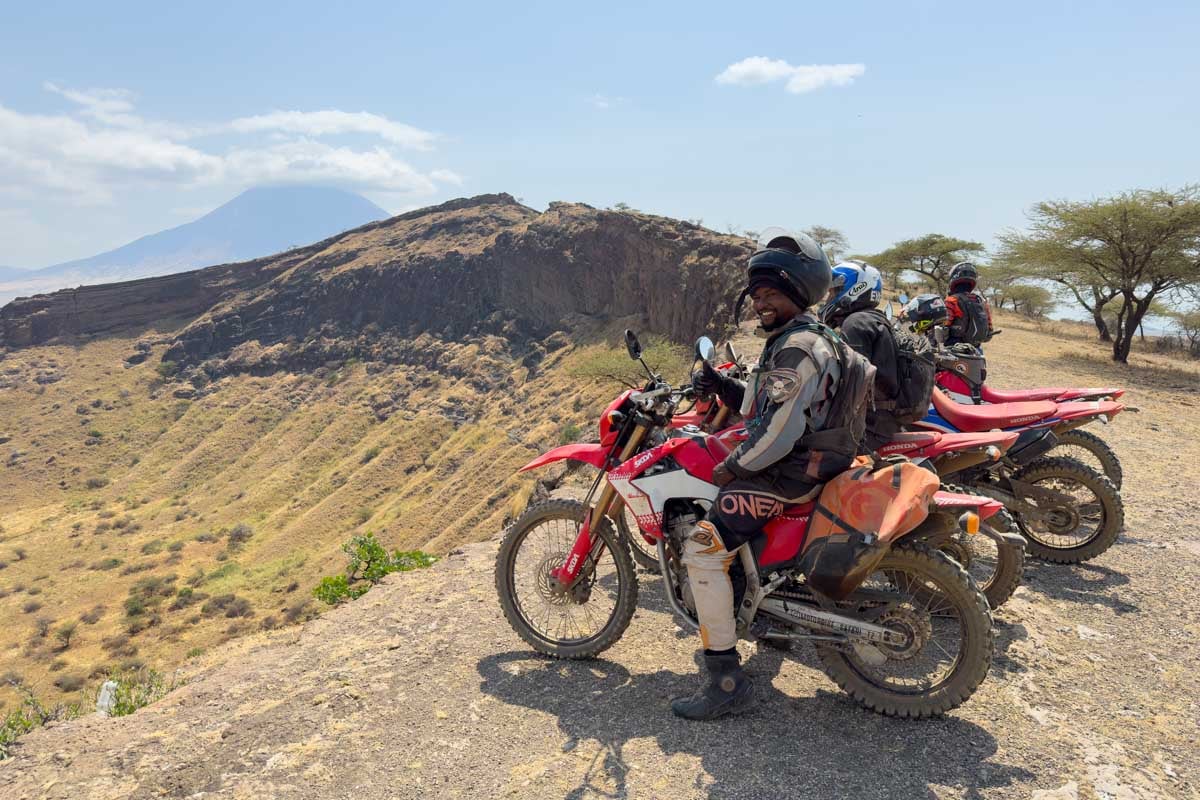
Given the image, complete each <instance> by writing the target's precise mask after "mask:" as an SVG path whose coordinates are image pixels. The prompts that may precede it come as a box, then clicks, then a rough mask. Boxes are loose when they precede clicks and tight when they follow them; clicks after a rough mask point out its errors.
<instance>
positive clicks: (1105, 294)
mask: <svg viewBox="0 0 1200 800" xmlns="http://www.w3.org/2000/svg"><path fill="white" fill-rule="evenodd" d="M1029 219H1030V229H1029V231H1028V232H1026V233H1020V232H1016V231H1006V232H1005V233H1003V234H1001V236H1000V237H999V238H1000V241H1001V243H1002V251H1001V257H1002V258H1003V260H1004V261H1005V262H1006V263H1009V264H1020V265H1022V266H1023V268H1024V269H1025V271H1026V273H1027V274H1029V275H1033V276H1036V277H1039V278H1043V279H1045V280H1051V281H1055V282H1056V283H1059V284H1060V285H1063V286H1067V287H1068V288H1070V287H1075V289H1081V287H1082V289H1086V290H1087V291H1088V292H1089V293H1091V296H1092V300H1093V302H1092V303H1090V304H1089V303H1088V302H1087V295H1085V294H1084V293H1083V291H1082V290H1081V291H1078V292H1075V291H1074V290H1073V291H1072V293H1074V294H1075V295H1076V299H1077V300H1078V301H1079V302H1080V304H1081V305H1083V306H1084V307H1085V308H1087V309H1088V310H1089V311H1092V312H1093V316H1094V317H1097V318H1098V317H1099V314H1100V310H1101V309H1103V308H1104V306H1105V305H1107V304H1109V303H1114V304H1118V306H1117V307H1118V310H1117V315H1116V319H1115V323H1114V325H1113V329H1112V330H1111V331H1110V333H1111V335H1112V345H1113V351H1112V352H1113V356H1112V357H1113V360H1114V361H1120V362H1122V363H1127V362H1128V360H1129V350H1130V347H1132V345H1133V337H1134V335H1135V334H1136V333H1137V330H1138V327H1139V326H1140V325H1141V323H1142V318H1143V317H1145V316H1146V313H1147V312H1148V311H1149V310H1150V306H1151V304H1152V303H1153V302H1154V300H1155V298H1157V297H1159V296H1161V295H1163V294H1164V293H1170V292H1172V291H1173V290H1176V289H1180V288H1183V287H1186V286H1189V285H1193V284H1195V283H1197V281H1200V186H1185V187H1184V188H1182V189H1180V190H1178V191H1174V192H1171V191H1166V190H1156V191H1147V190H1140V191H1133V192H1126V193H1124V194H1120V195H1117V196H1116V197H1109V198H1102V199H1100V200H1093V201H1090V202H1071V201H1067V200H1056V201H1048V202H1045V203H1038V204H1037V205H1036V206H1034V207H1033V209H1032V210H1031V211H1030V214H1029ZM1104 298H1108V299H1104ZM1103 323H1104V320H1103V319H1102V318H1098V319H1097V322H1096V326H1097V328H1098V329H1099V330H1100V331H1101V334H1102V335H1103V332H1104V329H1105V327H1107V325H1103Z"/></svg>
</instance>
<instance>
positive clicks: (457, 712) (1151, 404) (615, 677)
mask: <svg viewBox="0 0 1200 800" xmlns="http://www.w3.org/2000/svg"><path fill="white" fill-rule="evenodd" d="M1005 335H1006V337H1010V341H1012V344H1011V345H1009V344H1008V343H1006V347H1005V349H1004V353H1005V354H1006V355H1002V356H1000V355H998V357H997V360H996V364H995V365H994V367H993V369H994V370H995V374H1003V373H1001V370H1006V371H1007V374H1008V375H1022V376H1024V377H1025V379H1026V380H1028V382H1030V383H1033V382H1041V383H1046V382H1048V381H1049V380H1054V379H1057V380H1060V381H1069V382H1072V383H1080V382H1087V383H1094V382H1095V381H1096V380H1100V379H1103V378H1106V377H1107V378H1110V379H1113V378H1114V377H1115V379H1116V380H1119V381H1121V382H1124V383H1130V384H1132V383H1134V382H1135V381H1136V382H1137V384H1138V385H1139V386H1140V387H1141V388H1140V389H1138V390H1137V391H1135V392H1133V393H1132V396H1131V398H1130V399H1131V402H1134V403H1136V404H1137V405H1140V406H1142V407H1143V409H1144V410H1143V413H1142V414H1140V415H1133V414H1129V415H1125V416H1124V417H1122V418H1119V419H1118V421H1117V424H1115V425H1114V426H1112V427H1111V428H1110V429H1107V430H1104V431H1102V432H1103V433H1104V435H1105V436H1106V437H1107V438H1109V440H1110V441H1111V442H1112V443H1113V445H1114V447H1116V449H1117V451H1118V452H1119V453H1120V454H1121V455H1122V457H1123V459H1124V464H1125V469H1126V476H1127V477H1126V489H1125V491H1124V498H1125V503H1126V506H1127V529H1126V532H1125V533H1124V534H1123V537H1122V539H1121V540H1120V541H1119V542H1118V544H1117V545H1116V546H1115V547H1114V548H1113V549H1112V550H1110V551H1109V552H1108V553H1105V554H1104V555H1103V556H1101V557H1099V558H1098V559H1096V560H1095V561H1092V562H1090V563H1087V564H1083V565H1078V566H1073V567H1071V566H1060V565H1049V564H1039V563H1031V564H1030V566H1029V569H1028V572H1027V575H1026V584H1025V586H1023V587H1022V588H1021V589H1019V590H1018V592H1017V594H1016V596H1015V597H1014V598H1013V599H1012V600H1011V601H1010V602H1009V603H1008V604H1007V605H1005V606H1004V607H1003V608H1002V609H1000V610H999V611H998V612H997V613H996V630H997V654H996V659H995V662H994V666H993V669H992V671H991V674H990V676H989V678H988V680H987V681H985V683H984V684H983V685H982V687H981V688H980V690H979V692H978V693H977V694H976V695H975V696H974V697H973V698H972V699H971V700H970V701H969V702H968V703H967V704H966V705H964V706H963V707H961V708H960V709H958V710H956V711H954V712H952V713H951V714H950V715H948V716H947V717H945V718H943V719H939V720H933V721H923V722H909V721H900V720H893V719H888V718H884V717H881V716H878V715H876V714H873V713H871V712H867V711H864V710H862V709H860V708H858V707H857V706H855V705H854V704H852V703H851V702H850V701H849V700H848V699H847V698H846V697H845V696H844V695H843V694H841V693H840V692H839V691H838V689H837V687H836V686H835V685H834V684H833V683H832V682H831V681H829V680H828V679H827V678H825V677H824V676H823V675H822V674H821V673H820V672H819V670H818V669H817V665H816V661H815V658H814V657H813V655H812V653H811V651H809V650H807V649H801V650H799V651H798V653H797V654H796V656H794V657H791V656H789V657H787V658H783V657H781V656H780V655H779V654H778V653H775V652H773V651H764V652H761V653H756V654H754V655H752V657H751V659H750V662H749V663H750V669H751V670H752V672H753V673H754V675H755V678H756V681H757V683H758V686H759V696H760V698H761V702H760V705H759V707H758V709H757V710H756V711H754V712H753V713H750V714H747V715H745V716H742V717H740V718H737V719H732V720H727V721H721V722H717V723H710V724H695V723H686V722H682V721H679V720H676V719H674V718H673V717H672V716H671V715H670V713H669V710H668V708H667V703H668V699H669V698H670V697H671V696H673V695H676V694H680V693H684V692H687V691H690V690H691V689H692V687H693V686H694V684H695V664H694V653H695V647H696V641H695V640H694V639H693V638H692V637H689V636H685V635H683V634H682V633H681V632H680V631H679V630H678V629H677V628H676V627H675V626H674V624H673V623H672V621H671V617H670V614H669V612H668V610H667V609H666V608H665V604H664V601H663V595H662V589H661V584H660V582H659V580H658V579H657V578H656V577H653V576H649V575H644V574H643V575H641V576H640V577H641V578H642V586H641V596H640V600H639V605H640V610H639V612H638V613H637V615H636V616H635V618H634V620H633V622H632V624H631V626H630V629H629V631H628V632H627V633H626V635H625V637H624V638H623V639H622V640H621V641H620V642H619V643H618V644H617V645H616V646H614V647H613V648H612V649H611V650H609V651H608V652H606V653H605V654H604V658H603V659H602V660H598V661H592V662H557V661H551V660H547V659H544V658H541V657H538V656H535V655H534V654H532V653H531V652H530V651H529V649H528V648H527V647H526V646H525V645H524V644H523V643H522V642H521V641H520V640H519V639H518V638H517V637H516V636H515V635H514V634H513V633H512V632H511V631H510V630H509V628H508V626H507V624H506V623H505V622H504V620H503V618H502V616H501V614H500V611H499V608H498V606H497V604H496V601H495V595H494V589H493V587H492V565H493V559H494V556H495V551H496V546H497V543H496V541H495V540H491V541H485V542H481V543H478V544H472V545H467V546H466V547H464V548H462V549H461V550H459V551H456V552H455V553H454V554H452V555H451V556H450V557H448V558H447V559H445V560H444V561H442V562H441V563H439V564H437V565H436V566H434V567H433V568H431V569H429V570H423V571H418V572H411V573H405V574H401V575H393V576H391V577H389V578H388V579H387V580H386V581H385V583H384V584H383V585H381V586H380V587H378V588H376V589H375V590H373V591H372V592H370V593H369V594H368V595H366V596H365V597H364V598H362V599H361V600H359V601H358V602H355V603H352V604H349V605H347V606H343V607H341V608H338V609H336V610H334V611H332V612H330V613H329V614H326V615H325V616H324V617H322V618H320V619H318V620H314V621H312V622H309V623H307V624H306V625H304V626H303V627H302V628H292V629H289V630H284V631H277V632H272V633H269V634H260V635H256V636H254V637H251V638H248V639H244V640H240V641H236V642H232V643H230V644H228V645H226V646H225V648H224V649H222V650H221V651H219V652H215V653H213V654H212V655H211V656H210V657H209V660H208V662H207V663H206V664H204V665H201V666H200V667H197V668H195V669H193V671H192V672H191V674H189V675H188V676H187V679H188V682H187V683H186V684H185V685H184V686H182V687H181V688H179V689H177V690H176V691H174V692H173V693H171V694H170V695H168V696H167V697H166V698H165V699H163V700H162V701H160V702H159V703H157V704H155V705H153V706H150V707H148V708H146V709H143V710H141V711H139V712H138V713H136V714H134V715H133V716H130V717H125V718H121V719H115V720H108V719H101V718H98V717H90V718H85V719H80V720H76V721H72V722H68V723H62V724H58V725H55V726H52V727H50V728H48V729H44V730H39V731H35V732H34V733H32V734H30V735H29V736H27V737H26V738H25V739H23V740H22V742H21V743H20V745H19V746H18V747H17V748H16V750H15V756H14V757H13V758H12V759H10V760H8V761H5V762H0V796H2V797H4V798H22V800H23V799H24V798H39V797H47V798H81V797H88V798H126V797H130V798H143V797H146V798H149V797H160V796H167V797H202V798H217V797H230V798H233V797H254V798H261V797H285V798H292V797H296V798H301V797H304V798H308V797H312V798H341V797H347V798H349V797H353V798H356V800H361V799H364V798H375V797H379V798H410V797H412V798H417V797H421V798H433V797H493V796H512V797H539V798H542V797H565V798H585V797H651V798H658V797H671V798H688V797H718V798H727V797H755V798H774V797H780V798H782V797H856V798H859V797H861V798H913V797H938V798H1028V797H1033V798H1041V800H1049V798H1058V799H1062V800H1066V799H1067V798H1097V799H1098V798H1112V799H1114V800H1115V799H1117V798H1119V799H1121V800H1127V799H1130V800H1144V799H1145V798H1156V797H1163V798H1194V797H1198V796H1200V742H1198V736H1200V731H1198V729H1197V721H1198V718H1200V680H1198V679H1197V676H1196V672H1195V665H1196V655H1197V652H1200V649H1198V645H1200V612H1197V611H1196V610H1195V605H1194V587H1195V586H1196V585H1197V579H1198V578H1200V536H1198V535H1197V533H1196V527H1195V524H1194V522H1193V519H1194V514H1195V511H1194V502H1193V498H1192V497H1191V496H1190V495H1191V493H1194V491H1195V486H1196V484H1195V480H1194V478H1192V477H1190V475H1189V472H1188V470H1189V469H1190V468H1191V466H1192V465H1193V464H1194V463H1195V460H1196V456H1197V455H1198V454H1200V447H1198V446H1197V444H1196V442H1195V440H1194V438H1193V437H1192V434H1193V433H1194V428H1195V426H1196V424H1197V419H1196V414H1195V408H1194V405H1193V404H1194V403H1195V402H1196V382H1195V376H1194V373H1188V372H1180V371H1173V370H1171V369H1168V368H1166V367H1157V366H1154V365H1153V364H1143V365H1141V366H1135V367H1133V368H1130V370H1129V371H1127V372H1122V373H1121V374H1115V373H1113V372H1112V370H1111V368H1110V367H1108V366H1107V365H1105V364H1104V363H1103V362H1102V361H1096V360H1095V359H1094V357H1093V356H1092V355H1091V354H1090V351H1087V349H1086V347H1084V346H1083V345H1078V346H1076V345H1074V344H1072V342H1071V341H1067V340H1064V343H1063V345H1062V348H1063V349H1061V350H1046V349H1045V348H1042V350H1036V351H1035V349H1034V347H1033V343H1034V342H1041V341H1043V340H1044V336H1043V335H1042V334H1039V333H1036V332H1034V331H1021V330H1018V329H1015V328H1014V329H1012V330H1010V331H1006V334H1005ZM1026 344H1028V346H1025V345H1026ZM1018 369H1020V370H1021V371H1020V372H1017V370H1018ZM1056 382H1057V381H1056ZM1015 383H1016V382H1015V381H1013V380H1009V381H1006V382H1004V383H1003V384H1002V385H1008V386H1012V385H1014V384H1015ZM744 646H745V645H744ZM746 647H747V653H751V652H752V651H753V648H752V647H749V646H746Z"/></svg>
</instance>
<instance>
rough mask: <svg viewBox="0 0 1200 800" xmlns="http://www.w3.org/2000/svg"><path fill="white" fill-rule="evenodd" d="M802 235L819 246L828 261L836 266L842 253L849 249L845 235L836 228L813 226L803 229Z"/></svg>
mask: <svg viewBox="0 0 1200 800" xmlns="http://www.w3.org/2000/svg"><path fill="white" fill-rule="evenodd" d="M804 233H807V234H808V235H809V236H811V237H812V238H813V241H815V242H816V243H817V244H819V245H821V249H822V250H824V251H825V255H827V256H829V261H830V263H833V264H836V263H837V262H838V258H839V257H840V256H841V255H842V253H845V252H846V250H848V249H849V248H850V242H849V240H848V239H846V234H844V233H842V232H841V231H839V230H838V229H837V228H826V227H825V226H824V225H813V226H812V227H811V228H807V229H805V230H804Z"/></svg>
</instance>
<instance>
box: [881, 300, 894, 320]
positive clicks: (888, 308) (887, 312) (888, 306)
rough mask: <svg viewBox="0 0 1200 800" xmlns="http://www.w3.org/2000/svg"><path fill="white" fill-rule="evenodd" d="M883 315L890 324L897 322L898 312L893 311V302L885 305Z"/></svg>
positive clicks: (889, 301)
mask: <svg viewBox="0 0 1200 800" xmlns="http://www.w3.org/2000/svg"><path fill="white" fill-rule="evenodd" d="M883 315H884V316H885V317H887V321H888V322H894V321H895V319H896V312H894V311H892V301H891V300H888V301H887V302H886V303H884V305H883Z"/></svg>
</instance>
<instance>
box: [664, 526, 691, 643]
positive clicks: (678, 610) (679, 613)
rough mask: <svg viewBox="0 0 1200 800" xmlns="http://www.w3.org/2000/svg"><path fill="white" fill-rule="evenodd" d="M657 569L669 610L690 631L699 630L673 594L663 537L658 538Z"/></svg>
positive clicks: (669, 566) (665, 544)
mask: <svg viewBox="0 0 1200 800" xmlns="http://www.w3.org/2000/svg"><path fill="white" fill-rule="evenodd" d="M658 570H659V572H660V573H661V574H662V576H663V589H665V590H666V592H667V602H669V603H670V604H671V610H672V611H674V612H675V616H676V617H678V618H679V622H680V624H682V625H683V626H684V628H685V629H687V630H690V631H691V632H692V633H695V632H696V631H698V630H700V623H699V622H697V621H696V618H695V617H693V616H692V615H691V614H689V613H688V612H687V609H686V608H684V607H683V604H682V603H680V602H679V598H678V597H676V596H675V587H674V581H673V580H672V578H671V575H672V572H671V565H670V564H668V563H667V540H666V539H663V538H660V539H659V540H658Z"/></svg>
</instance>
